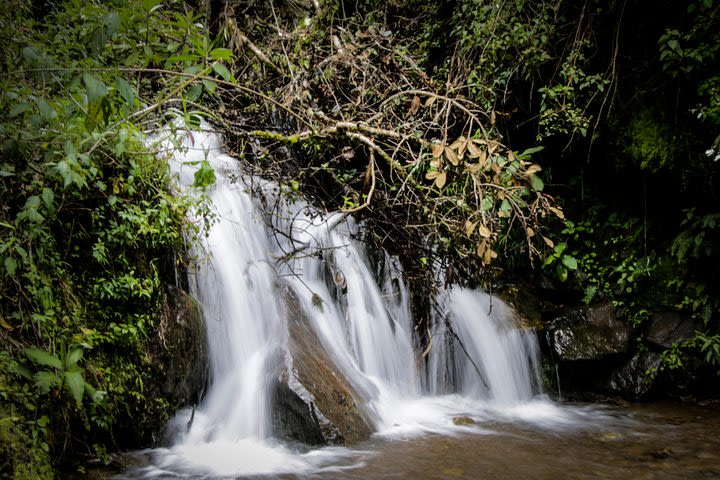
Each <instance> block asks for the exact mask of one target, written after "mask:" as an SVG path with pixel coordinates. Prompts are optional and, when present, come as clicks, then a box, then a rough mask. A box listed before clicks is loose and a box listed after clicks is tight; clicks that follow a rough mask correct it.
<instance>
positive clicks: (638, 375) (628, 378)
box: [606, 352, 662, 400]
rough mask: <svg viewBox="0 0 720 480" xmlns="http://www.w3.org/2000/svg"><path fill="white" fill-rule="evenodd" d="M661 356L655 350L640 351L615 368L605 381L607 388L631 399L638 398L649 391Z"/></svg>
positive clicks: (660, 361)
mask: <svg viewBox="0 0 720 480" xmlns="http://www.w3.org/2000/svg"><path fill="white" fill-rule="evenodd" d="M661 363H662V358H661V357H660V355H658V354H657V353H655V352H641V353H637V354H636V355H634V356H633V357H632V358H631V359H630V360H628V361H627V362H625V363H624V364H623V365H621V366H620V367H619V368H618V369H616V370H615V371H614V372H613V373H612V375H610V378H609V379H608V381H607V385H606V387H607V389H608V390H609V391H610V392H612V393H614V394H617V395H621V396H623V397H625V398H629V399H632V400H640V399H641V398H643V397H645V395H646V394H647V393H648V392H649V391H650V389H651V388H652V386H653V383H654V380H655V373H656V371H657V369H658V367H660V364H661Z"/></svg>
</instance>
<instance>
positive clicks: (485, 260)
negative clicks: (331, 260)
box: [482, 248, 493, 265]
mask: <svg viewBox="0 0 720 480" xmlns="http://www.w3.org/2000/svg"><path fill="white" fill-rule="evenodd" d="M492 254H493V251H492V250H490V249H489V248H488V249H487V250H485V253H483V257H482V261H483V263H484V264H485V265H488V264H489V263H490V262H492Z"/></svg>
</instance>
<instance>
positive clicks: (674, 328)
mask: <svg viewBox="0 0 720 480" xmlns="http://www.w3.org/2000/svg"><path fill="white" fill-rule="evenodd" d="M700 327H701V325H700V324H699V322H697V321H696V320H693V319H692V318H690V317H687V316H685V315H681V314H679V313H677V312H658V313H655V314H653V316H652V324H651V326H650V330H649V331H648V334H647V336H646V339H647V341H648V343H650V344H651V345H654V346H656V347H659V348H662V349H666V348H670V347H671V346H672V345H673V344H674V343H676V342H682V341H683V340H687V339H689V338H691V337H692V336H693V334H694V332H695V330H697V329H698V328H700Z"/></svg>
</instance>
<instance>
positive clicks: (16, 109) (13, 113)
mask: <svg viewBox="0 0 720 480" xmlns="http://www.w3.org/2000/svg"><path fill="white" fill-rule="evenodd" d="M28 110H30V104H29V103H18V104H16V105H15V106H13V107H12V108H11V109H10V111H9V112H8V118H15V117H17V116H18V115H20V114H21V113H25V112H27V111H28Z"/></svg>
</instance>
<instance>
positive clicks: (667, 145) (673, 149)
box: [621, 108, 680, 172]
mask: <svg viewBox="0 0 720 480" xmlns="http://www.w3.org/2000/svg"><path fill="white" fill-rule="evenodd" d="M677 133H678V132H676V131H674V130H673V128H672V127H671V125H670V124H669V123H668V122H666V121H665V120H664V118H663V116H662V115H661V114H660V113H658V112H657V111H654V110H651V109H649V108H645V109H643V110H641V111H640V112H639V113H637V114H636V115H634V116H633V117H632V118H631V120H630V122H629V125H628V127H627V129H626V132H625V134H624V135H623V137H622V140H621V141H622V148H623V150H624V151H625V153H626V154H627V155H628V156H629V157H630V158H631V159H632V160H633V162H634V163H635V164H636V165H639V166H640V168H641V169H643V170H649V171H653V172H656V171H659V170H661V169H664V168H675V167H676V165H675V161H676V159H677V157H678V155H679V154H680V151H679V145H680V142H679V140H680V139H679V138H678V136H677Z"/></svg>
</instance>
